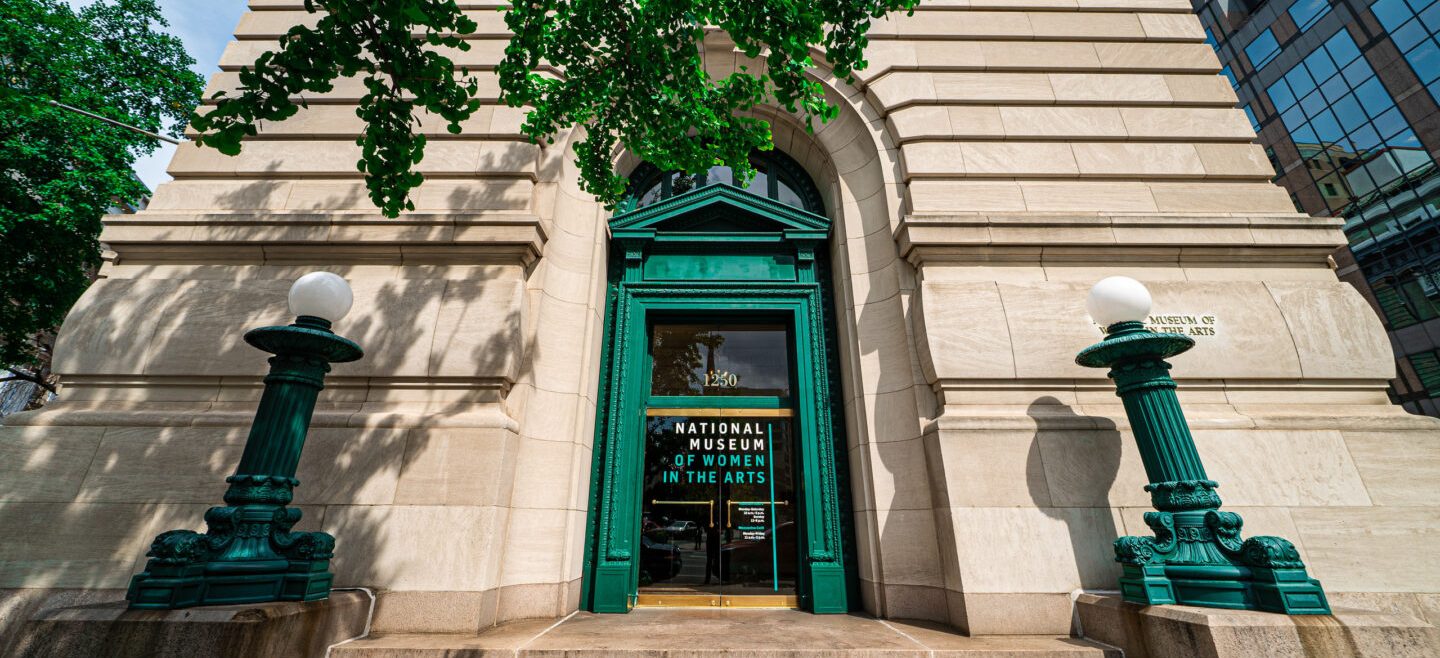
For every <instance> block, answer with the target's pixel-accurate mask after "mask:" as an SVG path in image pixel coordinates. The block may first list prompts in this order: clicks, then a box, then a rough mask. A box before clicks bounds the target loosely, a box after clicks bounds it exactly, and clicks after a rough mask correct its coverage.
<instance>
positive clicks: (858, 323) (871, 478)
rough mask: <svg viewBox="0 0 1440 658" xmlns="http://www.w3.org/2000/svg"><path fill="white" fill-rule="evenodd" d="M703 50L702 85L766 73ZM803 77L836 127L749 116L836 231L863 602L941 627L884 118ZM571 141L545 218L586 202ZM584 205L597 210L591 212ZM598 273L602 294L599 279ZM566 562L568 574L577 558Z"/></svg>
mask: <svg viewBox="0 0 1440 658" xmlns="http://www.w3.org/2000/svg"><path fill="white" fill-rule="evenodd" d="M705 49H706V60H705V61H706V68H707V71H709V72H710V73H711V75H717V76H718V75H724V74H727V73H729V72H730V71H733V70H735V69H736V68H737V67H739V66H746V67H749V68H751V69H752V70H758V69H761V68H762V67H763V66H764V62H763V60H752V59H748V58H746V57H745V56H744V55H743V54H742V53H740V52H738V51H737V50H736V49H735V47H734V45H733V43H730V42H729V41H728V38H727V37H725V36H724V35H723V33H711V34H710V35H709V36H707V39H706V41H705ZM811 77H812V79H814V80H816V81H818V82H820V84H821V85H822V87H823V88H824V90H825V95H826V99H827V100H828V101H829V102H830V103H832V104H834V105H835V106H836V107H837V108H839V110H840V114H839V116H838V117H837V118H836V119H834V120H832V121H830V122H825V123H820V122H817V123H816V124H815V125H814V126H813V130H807V129H806V127H805V125H804V124H803V123H802V121H801V120H800V119H799V118H797V117H795V116H793V115H791V114H790V113H788V112H785V111H784V110H783V109H780V108H776V107H770V106H767V107H761V108H757V109H756V110H755V111H754V112H753V114H754V115H755V116H759V117H762V118H765V119H767V120H769V121H770V124H771V126H772V132H773V135H774V143H775V146H776V148H778V149H780V150H782V151H784V152H786V153H787V154H788V155H790V156H791V157H792V158H794V159H795V160H796V161H797V162H798V163H799V164H800V165H801V167H802V168H804V169H805V171H806V172H807V173H808V174H809V175H810V177H811V179H812V180H813V181H814V182H815V184H816V185H817V186H818V187H819V189H820V192H821V195H822V197H823V198H824V201H825V207H826V210H827V214H828V215H829V216H830V219H831V220H832V221H833V223H834V224H833V225H834V228H833V233H832V237H831V240H830V251H831V263H832V269H833V272H832V276H833V279H834V287H833V289H834V291H835V292H834V294H835V300H834V303H835V313H836V320H837V325H838V327H837V329H838V334H839V335H838V341H837V347H838V352H839V353H838V361H839V369H840V378H841V381H840V382H839V384H840V386H841V390H842V399H843V400H844V404H845V407H846V408H845V413H844V417H845V423H846V434H847V437H846V445H847V450H848V453H849V454H848V457H849V459H848V463H849V465H850V477H851V482H852V486H851V496H852V505H853V511H854V527H855V536H856V541H857V546H856V547H855V548H856V557H857V559H858V563H859V575H860V583H861V590H862V591H861V600H862V602H863V605H864V608H865V609H866V610H867V611H869V612H871V613H873V614H876V615H879V616H882V617H907V618H922V619H931V620H936V621H950V620H951V619H953V618H954V617H955V615H953V614H951V613H950V612H949V611H948V604H947V597H946V594H945V587H944V585H943V582H944V579H945V578H946V574H945V573H943V571H944V570H943V568H942V561H941V556H940V552H939V544H938V538H939V535H938V533H937V529H936V525H935V520H934V518H935V517H934V512H933V509H932V504H931V496H930V490H929V480H928V478H927V477H924V475H925V473H926V465H925V452H924V446H923V440H922V437H921V433H922V430H921V428H922V422H921V421H922V418H927V417H932V416H934V415H935V404H936V403H935V398H934V394H933V392H932V391H931V389H930V387H929V386H928V384H927V383H926V381H925V379H924V376H923V373H922V372H921V371H920V366H919V359H918V357H917V355H916V354H917V353H916V350H915V347H914V346H915V341H914V340H913V338H912V334H911V328H910V327H911V322H910V321H909V315H910V313H911V307H910V303H911V298H912V294H913V292H914V290H915V288H916V277H915V272H914V268H913V267H912V266H911V265H910V264H909V263H908V262H906V261H905V260H904V259H902V258H901V257H900V254H899V250H898V248H897V245H896V242H895V239H894V231H895V229H896V227H897V226H898V224H899V221H900V219H901V218H902V216H903V213H904V212H905V189H904V183H903V180H902V175H901V169H900V168H901V165H900V154H899V149H898V147H897V145H896V143H895V141H894V139H893V138H892V136H891V135H890V134H889V127H888V125H887V122H886V120H885V117H884V115H883V114H882V113H881V112H880V111H879V110H878V109H877V108H876V107H875V105H874V104H873V103H872V101H871V99H870V98H869V96H868V95H867V93H866V92H865V91H864V90H863V89H862V88H860V87H857V86H856V85H853V84H850V83H847V82H845V81H844V80H840V79H838V78H836V77H835V76H834V75H833V74H832V73H831V72H830V71H828V70H826V69H823V68H819V67H817V68H815V69H813V70H812V72H811ZM582 134H583V133H582V131H580V130H578V129H577V130H574V131H571V132H570V133H569V135H567V136H566V139H565V140H563V141H562V140H557V144H561V145H563V148H552V149H547V151H550V152H552V153H550V154H548V155H547V156H546V157H556V156H555V154H562V153H563V154H566V156H567V157H565V158H563V159H564V160H565V161H564V162H563V163H559V164H558V165H555V166H553V167H543V168H542V171H552V170H553V171H554V172H555V173H556V174H563V175H556V176H555V177H553V178H551V179H550V181H551V182H552V183H553V189H555V190H556V192H555V201H554V207H555V211H554V212H553V213H552V217H553V218H558V217H560V216H561V215H562V214H564V213H566V212H570V211H569V210H565V208H576V207H577V206H585V205H586V204H585V203H584V201H583V199H585V198H588V195H585V194H584V193H583V192H580V191H579V190H578V185H575V183H574V181H575V180H576V179H575V173H576V172H574V171H573V163H572V162H571V158H570V157H569V154H570V145H572V144H573V143H574V142H575V141H578V139H580V138H581V137H580V136H581V135H582ZM614 162H615V165H616V170H617V171H621V172H626V173H629V172H631V171H633V170H634V169H635V168H636V167H637V166H638V165H639V164H640V160H639V159H638V158H636V157H635V156H634V155H633V154H631V153H629V152H628V151H624V150H623V149H622V150H619V151H618V152H617V153H616V154H615V157H614ZM542 187H544V186H543V185H542ZM539 193H541V192H537V194H539ZM590 204H591V205H592V206H594V207H598V204H594V203H593V200H592V201H590ZM607 216H608V213H606V212H604V211H603V210H600V211H599V212H598V213H597V214H595V215H588V214H585V221H591V222H593V225H594V226H595V227H596V228H597V229H599V228H600V227H603V225H604V221H605V218H606V217H607ZM601 233H602V234H603V230H602V231H601ZM547 255H549V250H548V247H547ZM600 257H601V258H602V259H603V258H604V253H603V251H602V253H601V256H600ZM597 272H598V274H599V280H600V281H603V280H604V274H603V268H602V269H600V270H597ZM601 316H602V317H601V318H596V319H593V322H595V323H596V326H597V327H598V325H599V323H600V322H603V309H602V310H601ZM585 363H586V364H587V366H588V372H587V376H588V377H589V379H590V381H591V382H592V383H593V382H594V381H596V380H598V377H599V376H600V373H599V371H598V368H599V361H598V358H595V359H587V360H586V361H585ZM591 404H593V398H592V399H591ZM592 408H593V407H592ZM587 440H588V436H587ZM583 505H584V501H581V506H582V509H583ZM579 534H582V533H577V536H578V535H579ZM572 548H574V549H575V550H576V551H577V552H576V554H575V558H576V560H577V561H578V559H579V552H578V551H579V549H578V548H577V547H572ZM951 576H952V577H958V575H955V574H951Z"/></svg>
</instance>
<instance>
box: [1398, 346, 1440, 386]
mask: <svg viewBox="0 0 1440 658" xmlns="http://www.w3.org/2000/svg"><path fill="white" fill-rule="evenodd" d="M1405 358H1407V359H1409V360H1410V366H1411V367H1413V368H1415V377H1416V378H1417V379H1419V380H1420V385H1421V386H1422V387H1424V388H1425V391H1426V392H1428V393H1431V394H1432V395H1433V394H1434V392H1435V391H1437V390H1440V355H1437V354H1436V353H1435V352H1422V353H1420V354H1411V355H1409V356H1407V357H1405Z"/></svg>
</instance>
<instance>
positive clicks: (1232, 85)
mask: <svg viewBox="0 0 1440 658" xmlns="http://www.w3.org/2000/svg"><path fill="white" fill-rule="evenodd" d="M1220 74H1221V75H1223V76H1225V77H1226V79H1228V80H1230V88H1231V89H1235V88H1236V87H1239V86H1240V81H1239V80H1237V79H1235V72H1234V71H1231V70H1230V65H1228V64H1227V65H1225V68H1223V69H1220Z"/></svg>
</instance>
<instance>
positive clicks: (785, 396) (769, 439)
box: [637, 323, 798, 607]
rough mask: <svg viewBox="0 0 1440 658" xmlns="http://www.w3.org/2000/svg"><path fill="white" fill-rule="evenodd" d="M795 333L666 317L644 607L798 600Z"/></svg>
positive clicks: (658, 366) (649, 485)
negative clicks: (792, 353)
mask: <svg viewBox="0 0 1440 658" xmlns="http://www.w3.org/2000/svg"><path fill="white" fill-rule="evenodd" d="M789 341H790V333H789V331H788V330H787V329H786V327H784V326H782V325H763V324H735V323H727V324H719V325H715V324H711V325H698V324H656V325H655V326H654V327H652V332H651V356H652V359H653V361H652V369H651V375H652V376H651V396H650V400H649V405H648V406H647V410H646V423H645V433H646V437H645V455H644V460H645V462H644V463H645V469H644V475H643V478H644V482H643V498H642V503H641V537H640V545H641V553H642V555H641V560H640V565H639V567H640V575H639V579H640V580H639V583H638V585H639V587H638V594H639V600H638V601H637V603H638V604H640V605H683V606H714V607H726V606H728V607H737V606H792V607H793V606H794V605H795V601H796V575H797V569H796V560H797V550H798V541H797V540H798V537H797V532H798V529H797V527H796V523H795V513H796V506H797V505H798V500H797V499H796V487H795V474H794V467H795V464H794V459H793V455H794V443H795V441H794V436H795V433H794V428H793V427H792V426H791V423H792V421H793V417H792V416H793V412H792V410H791V405H790V397H789V396H790V390H791V386H790V370H791V368H790V356H789V354H790V350H789Z"/></svg>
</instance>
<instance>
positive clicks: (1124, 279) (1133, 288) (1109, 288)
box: [1085, 276, 1152, 327]
mask: <svg viewBox="0 0 1440 658" xmlns="http://www.w3.org/2000/svg"><path fill="white" fill-rule="evenodd" d="M1151 302H1152V300H1151V299H1150V291H1149V290H1146V289H1145V285H1144V284H1142V283H1140V282H1139V281H1136V280H1135V279H1132V278H1130V277H1128V276H1112V277H1107V278H1104V279H1101V280H1100V282H1099V283H1096V284H1095V285H1094V287H1092V288H1090V296H1089V297H1086V298H1085V310H1086V311H1089V312H1090V318H1091V319H1092V320H1094V321H1095V322H1096V323H1098V324H1099V325H1100V326H1101V327H1110V326H1112V325H1114V324H1115V323H1117V322H1144V321H1145V318H1146V317H1148V316H1149V315H1150V305H1151Z"/></svg>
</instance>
